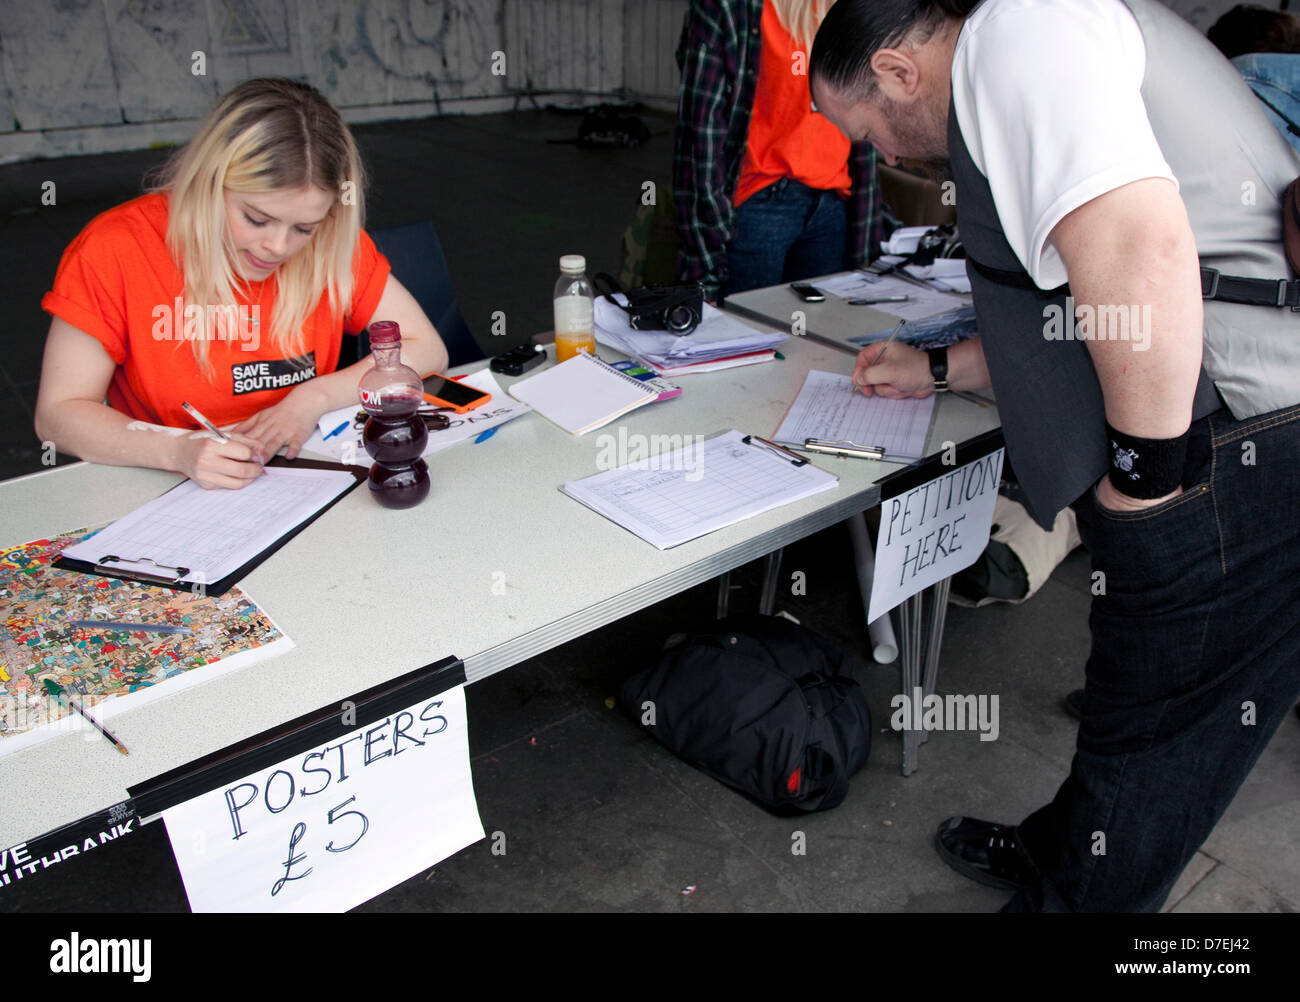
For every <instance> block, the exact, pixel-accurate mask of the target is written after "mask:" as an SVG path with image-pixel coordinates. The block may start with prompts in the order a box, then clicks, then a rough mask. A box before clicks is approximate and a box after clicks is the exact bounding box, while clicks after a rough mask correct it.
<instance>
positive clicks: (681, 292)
mask: <svg viewBox="0 0 1300 1002" xmlns="http://www.w3.org/2000/svg"><path fill="white" fill-rule="evenodd" d="M703 310H704V292H703V290H702V289H701V288H700V287H699V286H698V285H661V286H649V287H647V288H644V289H629V290H628V291H627V319H628V323H630V324H631V325H632V329H633V330H638V331H668V333H670V334H676V335H678V336H679V337H680V336H681V335H683V334H689V333H690V332H691V331H693V330H695V328H696V327H698V326H699V325H700V321H701V320H702V319H703V316H704V313H703Z"/></svg>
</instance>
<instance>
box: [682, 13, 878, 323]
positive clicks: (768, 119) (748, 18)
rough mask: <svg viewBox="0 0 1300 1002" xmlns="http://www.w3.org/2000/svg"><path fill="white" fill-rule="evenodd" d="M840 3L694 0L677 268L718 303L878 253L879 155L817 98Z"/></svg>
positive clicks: (686, 44) (685, 51) (687, 33)
mask: <svg viewBox="0 0 1300 1002" xmlns="http://www.w3.org/2000/svg"><path fill="white" fill-rule="evenodd" d="M831 3H832V0H691V5H690V8H689V10H688V12H687V14H686V22H685V25H684V26H683V29H682V36H681V42H680V43H679V45H678V49H677V63H678V65H679V66H680V67H681V69H682V88H681V99H680V102H679V104H678V114H677V132H676V140H675V147H674V151H673V190H674V194H675V197H676V201H677V216H678V235H679V236H680V238H681V254H680V257H679V259H678V276H679V278H680V279H681V280H683V281H688V282H696V281H698V282H701V283H703V285H704V290H705V295H706V297H707V298H709V299H710V300H716V299H717V298H719V297H720V296H725V295H727V294H729V293H733V292H741V291H743V290H745V289H752V288H757V287H760V286H767V285H775V284H776V283H778V282H783V281H785V282H790V281H797V280H799V279H804V278H812V277H814V276H816V275H824V274H827V273H828V272H834V271H840V270H842V269H844V268H845V267H849V266H853V267H857V266H859V265H862V264H865V263H867V262H868V261H869V260H870V259H871V257H873V256H874V255H875V254H877V253H879V246H880V245H879V240H880V237H881V225H882V222H883V211H882V207H881V203H880V191H879V188H878V187H877V183H876V154H875V150H874V149H872V147H871V146H870V145H869V144H867V143H861V144H857V145H855V146H852V147H850V144H849V141H848V140H847V139H845V138H844V137H843V135H841V134H840V132H839V131H838V130H837V129H836V128H835V126H833V125H832V124H831V123H830V122H829V121H827V120H826V119H825V118H823V117H822V116H821V115H819V114H817V113H816V112H815V111H813V109H812V101H811V97H810V92H809V87H808V63H809V57H810V54H811V52H812V42H813V38H814V37H815V36H816V34H817V28H818V26H819V25H820V24H821V21H822V18H824V17H825V15H826V11H827V10H828V9H829V8H830V6H831Z"/></svg>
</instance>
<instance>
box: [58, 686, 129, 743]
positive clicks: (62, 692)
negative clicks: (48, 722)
mask: <svg viewBox="0 0 1300 1002" xmlns="http://www.w3.org/2000/svg"><path fill="white" fill-rule="evenodd" d="M42 681H43V682H44V683H45V691H46V692H48V693H49V694H50V695H51V696H52V697H54V699H55V700H56V701H57V702H59V703H64V704H65V705H67V706H70V707H72V709H74V710H76V711H77V712H78V713H80V714H81V715H82V717H84V718H85V719H86V720H89V721H90V722H91V724H93V725H94V727H95V730H97V731H99V733H100V734H102V735H104V737H106V738H108V740H109V741H111V742H113V747H114V748H116V749H117V750H118V751H120V752H121V753H122V754H123V755H130V754H131V753H130V752H129V751H127V750H126V745H124V744H122V742H121V741H119V740H117V738H115V737H113V735H112V734H110V733H109V732H108V731H107V730H106V729H105V728H104V725H103V724H101V723H100V722H99V721H98V720H96V719H95V718H94V717H92V716H91V715H90V714H89V713H87V712H86V711H85V710H83V709H82V708H81V707H80V706H79V705H78V704H76V703H74V702H73V701H72V697H70V696H69V695H68V694H67V690H66V689H64V688H63V686H61V685H59V683H57V682H55V681H54V680H53V679H48V678H47V679H42Z"/></svg>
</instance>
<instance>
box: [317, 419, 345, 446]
mask: <svg viewBox="0 0 1300 1002" xmlns="http://www.w3.org/2000/svg"><path fill="white" fill-rule="evenodd" d="M351 423H352V422H351V421H344V422H343V423H342V424H340V425H339V426H338V427H337V428H335V429H334V430H333V431H332V432H330V433H329V434H328V435H325V436H322V438H321V441H322V442H324V441H326V440H327V439H331V438H333V437H334V436H335V435H337V434H338V433H339V432H341V431H342V430H343V429H344V428H346V427H347V426H348V425H350V424H351Z"/></svg>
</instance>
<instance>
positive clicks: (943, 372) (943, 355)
mask: <svg viewBox="0 0 1300 1002" xmlns="http://www.w3.org/2000/svg"><path fill="white" fill-rule="evenodd" d="M926 354H928V355H929V356H930V375H932V376H933V377H934V392H935V393H943V392H945V391H946V390H947V389H948V349H947V348H931V349H930V350H929V351H928V352H926Z"/></svg>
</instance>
